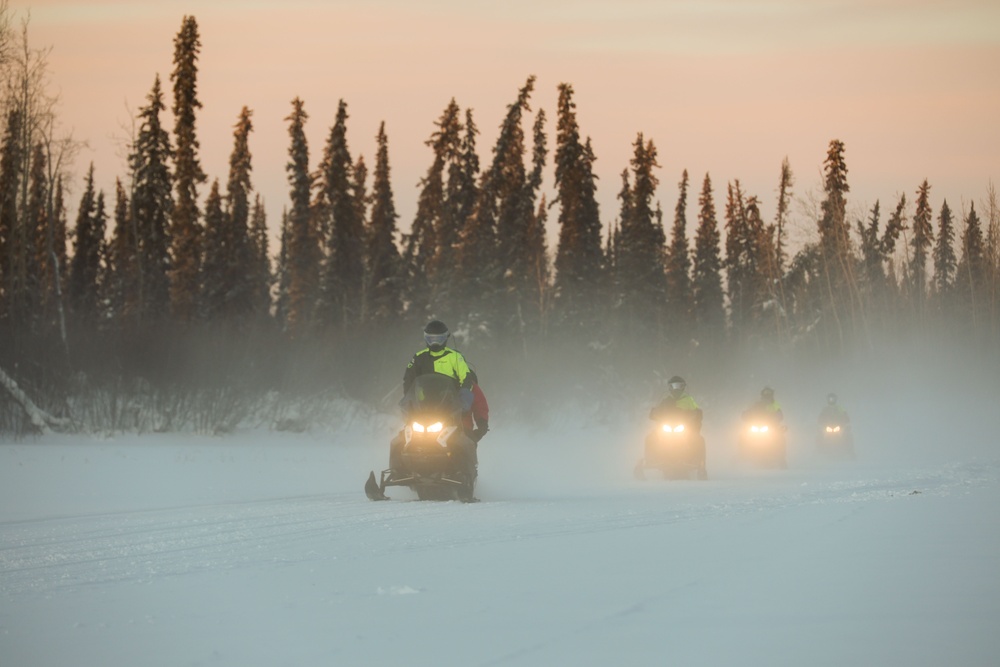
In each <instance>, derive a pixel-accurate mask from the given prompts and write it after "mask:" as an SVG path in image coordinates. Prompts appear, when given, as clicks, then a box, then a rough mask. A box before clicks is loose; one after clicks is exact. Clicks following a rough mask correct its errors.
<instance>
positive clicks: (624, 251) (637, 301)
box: [616, 132, 667, 332]
mask: <svg viewBox="0 0 1000 667" xmlns="http://www.w3.org/2000/svg"><path fill="white" fill-rule="evenodd" d="M633 149H634V151H633V157H632V159H631V167H632V187H631V190H630V191H629V192H628V194H627V195H626V196H624V197H623V198H622V210H621V216H622V217H621V242H620V246H619V247H618V251H617V254H618V258H617V267H616V268H617V272H618V280H619V283H620V295H621V296H620V298H621V301H622V314H623V316H624V324H625V327H626V330H627V331H636V330H640V331H641V330H645V331H646V332H659V331H660V327H661V324H662V318H663V314H664V307H665V305H666V296H667V294H666V289H667V286H666V274H665V272H664V253H665V242H666V235H665V234H664V231H663V223H662V219H661V216H660V214H659V213H658V208H654V207H653V201H654V197H655V194H656V188H657V186H658V185H659V179H658V178H657V177H656V174H655V173H654V169H656V168H658V167H659V166H660V164H659V162H657V159H656V158H657V152H656V146H655V145H654V143H653V140H652V139H650V140H649V141H648V142H647V141H645V139H644V138H643V135H642V133H641V132H640V133H639V134H638V136H637V137H636V140H635V142H634V144H633ZM623 180H625V179H624V178H623ZM623 194H624V193H623Z"/></svg>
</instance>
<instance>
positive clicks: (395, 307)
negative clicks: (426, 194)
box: [365, 122, 403, 327]
mask: <svg viewBox="0 0 1000 667" xmlns="http://www.w3.org/2000/svg"><path fill="white" fill-rule="evenodd" d="M376 142H377V145H378V149H377V153H376V156H375V176H374V181H373V183H372V207H371V221H370V223H369V225H368V231H367V233H366V234H365V239H366V242H367V249H366V252H365V256H366V257H367V271H366V272H365V275H366V277H367V281H368V285H367V287H366V289H365V294H366V296H367V305H366V309H365V310H366V314H367V320H368V322H369V323H371V324H372V325H374V326H375V327H384V326H389V325H393V324H396V323H398V322H399V320H400V318H401V316H402V302H401V296H402V292H403V284H402V282H403V281H402V278H403V274H402V272H401V269H402V265H401V263H400V256H399V248H398V247H397V246H396V234H397V227H396V221H397V220H398V219H399V215H398V214H397V213H396V204H395V200H394V199H393V194H392V182H391V179H390V173H391V171H390V167H389V138H388V137H387V136H386V132H385V123H384V122H383V123H381V124H380V125H379V128H378V135H377V137H376Z"/></svg>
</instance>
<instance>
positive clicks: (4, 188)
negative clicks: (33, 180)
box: [0, 109, 23, 319]
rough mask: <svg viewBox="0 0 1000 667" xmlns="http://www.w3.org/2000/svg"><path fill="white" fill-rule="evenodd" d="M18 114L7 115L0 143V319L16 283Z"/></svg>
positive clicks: (6, 311)
mask: <svg viewBox="0 0 1000 667" xmlns="http://www.w3.org/2000/svg"><path fill="white" fill-rule="evenodd" d="M20 125H21V114H20V113H19V112H18V110H17V109H11V110H10V111H9V112H7V125H6V128H5V131H4V135H3V143H2V144H0V318H2V319H10V317H11V313H10V307H11V298H12V296H13V292H14V289H15V285H16V281H15V274H14V266H15V254H16V250H17V248H16V243H15V231H16V230H17V227H18V206H17V204H18V192H19V190H20V177H21V171H20V165H21V154H22V152H23V149H22V146H21V142H20V139H21V129H20Z"/></svg>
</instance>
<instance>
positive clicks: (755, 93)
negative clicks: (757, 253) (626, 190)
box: [10, 0, 1000, 238]
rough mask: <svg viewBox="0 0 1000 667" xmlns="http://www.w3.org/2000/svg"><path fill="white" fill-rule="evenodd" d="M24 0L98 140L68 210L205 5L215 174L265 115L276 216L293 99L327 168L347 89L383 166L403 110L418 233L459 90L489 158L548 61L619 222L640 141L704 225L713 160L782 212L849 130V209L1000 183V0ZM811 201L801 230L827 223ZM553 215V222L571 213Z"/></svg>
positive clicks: (543, 92) (262, 151)
mask: <svg viewBox="0 0 1000 667" xmlns="http://www.w3.org/2000/svg"><path fill="white" fill-rule="evenodd" d="M10 7H11V9H12V10H14V12H15V13H16V14H17V15H18V16H23V15H24V14H25V12H26V10H28V9H29V8H30V13H31V18H30V24H29V35H30V38H31V40H32V43H33V45H34V46H35V47H45V46H51V47H52V51H51V53H50V55H49V63H50V69H51V83H52V89H53V91H55V92H58V94H59V96H60V105H59V114H60V119H61V123H62V129H63V131H66V132H68V131H72V133H73V136H74V137H75V138H76V139H78V140H86V141H87V142H88V144H89V147H88V148H87V149H85V150H84V151H82V153H81V154H80V156H79V158H78V159H77V163H76V164H75V169H74V171H75V174H74V175H75V177H76V178H77V182H76V183H75V184H74V194H73V195H72V196H71V199H70V210H71V216H75V209H76V202H77V201H78V197H79V191H80V183H82V178H83V175H84V174H85V172H86V168H87V165H88V164H89V163H90V161H91V160H92V161H93V162H94V164H95V167H96V175H97V179H98V183H99V185H100V187H102V188H103V189H105V191H106V193H107V194H108V195H111V194H112V193H113V191H114V179H115V178H116V177H118V176H124V175H125V173H126V170H125V167H124V163H123V160H122V158H121V156H120V152H121V150H120V148H119V146H118V144H120V143H121V141H122V140H123V139H124V138H125V137H126V136H127V131H126V129H125V128H127V127H128V126H129V124H130V118H131V115H132V114H134V112H135V111H136V110H137V109H138V108H139V107H140V106H142V105H144V104H145V103H146V100H145V96H146V95H147V93H148V92H149V90H150V88H151V87H152V84H153V79H154V77H155V76H156V74H157V73H159V75H160V77H161V79H162V81H163V84H164V86H165V89H166V91H167V93H168V106H169V105H170V104H172V97H171V88H170V81H169V76H170V72H171V70H172V69H173V39H174V36H175V35H176V34H177V32H178V30H179V28H180V24H181V20H182V18H183V16H184V15H185V14H190V13H192V12H193V13H194V16H195V17H196V19H197V21H198V26H199V31H200V35H201V41H202V50H201V56H200V60H199V78H198V85H199V91H198V93H199V98H200V100H201V102H202V104H203V108H202V109H201V111H200V113H199V115H198V118H197V131H198V137H199V140H200V142H201V152H200V157H201V160H202V165H203V167H204V169H205V171H206V172H207V173H208V174H209V177H210V179H212V178H219V179H220V181H221V182H222V183H223V184H224V182H225V179H226V176H227V173H228V160H229V155H230V153H231V151H232V143H233V136H232V133H233V125H234V124H235V122H236V120H237V117H238V114H239V112H240V109H241V108H242V107H243V106H244V105H246V106H248V107H250V108H251V109H252V110H253V112H254V117H253V121H254V124H255V129H254V133H253V134H252V136H251V138H250V141H251V144H250V148H251V151H252V153H253V167H254V173H253V182H254V185H255V187H256V189H257V190H258V191H259V192H260V193H261V194H262V195H263V196H264V198H265V201H266V205H267V209H268V215H269V220H270V222H271V225H272V228H274V227H276V226H277V224H278V221H279V219H280V215H281V211H282V209H283V208H284V207H285V206H286V205H287V202H288V185H287V180H286V172H285V164H286V163H287V161H288V126H287V122H286V121H285V120H284V119H285V118H286V117H287V116H288V114H289V111H290V109H291V100H292V99H293V98H294V97H296V96H299V97H301V98H302V99H303V100H304V102H305V109H306V112H307V113H308V114H309V116H310V119H309V123H308V126H307V136H308V139H309V142H310V160H311V165H315V164H316V162H317V161H318V159H319V156H320V155H321V153H322V150H323V146H324V144H325V141H326V138H327V136H328V134H329V130H330V126H331V125H332V123H333V120H334V114H335V111H336V108H337V103H338V101H339V100H340V99H341V98H343V99H344V100H345V101H346V102H347V105H348V113H349V115H350V118H349V120H348V143H349V147H350V150H351V152H352V155H353V156H354V157H355V158H357V157H358V155H363V156H364V158H365V161H366V162H367V164H368V165H369V168H372V167H373V166H374V153H375V135H376V132H377V131H378V126H379V123H381V122H382V121H385V122H386V130H387V133H388V136H389V150H390V164H391V167H392V170H393V187H394V193H395V198H396V207H397V209H398V211H399V212H400V215H401V217H400V221H399V222H400V227H401V228H403V229H407V228H408V227H409V224H410V221H411V219H412V216H413V214H414V211H415V209H416V199H417V194H418V189H417V183H418V180H419V179H420V178H421V176H423V174H424V173H425V171H426V169H427V167H428V166H429V164H430V152H429V149H428V148H427V147H426V146H425V144H424V142H425V141H426V140H427V139H428V137H429V136H430V134H431V132H432V131H433V130H434V125H433V124H434V122H435V121H436V120H437V118H438V117H439V116H440V114H441V112H442V111H443V109H444V108H445V106H446V105H447V104H448V102H449V100H450V99H451V98H452V97H454V98H455V99H456V101H457V102H458V104H459V105H460V106H461V107H462V108H463V109H464V108H467V107H471V108H472V109H473V110H474V114H475V120H476V122H477V124H478V126H479V128H480V130H481V132H482V134H481V136H480V138H479V149H480V156H481V159H482V161H483V163H484V164H488V162H489V161H490V160H491V159H492V154H491V151H492V146H493V142H494V140H495V138H496V135H497V129H498V127H499V124H500V122H501V120H502V118H503V116H504V114H505V112H506V107H507V105H508V104H510V103H511V102H512V101H513V100H514V99H515V96H516V94H517V91H518V89H519V88H520V87H521V86H522V85H523V84H524V82H525V80H526V79H527V77H528V76H529V75H532V74H534V75H537V77H538V80H537V82H536V92H535V95H534V96H533V99H532V108H533V109H534V110H535V111H537V110H538V109H539V108H544V109H545V112H546V114H547V116H548V118H549V122H548V126H547V133H548V136H549V149H550V168H549V170H548V172H547V174H546V182H545V184H544V187H545V189H546V192H549V193H551V188H552V180H553V176H552V169H551V151H552V150H553V148H554V140H555V134H556V131H555V112H556V108H555V104H556V98H557V86H558V85H559V84H560V83H562V82H567V83H570V84H572V85H573V87H574V89H575V91H576V96H575V99H576V102H577V111H578V121H579V123H580V126H581V131H582V133H583V134H584V135H585V136H589V137H591V139H592V140H593V145H594V150H595V153H596V155H597V158H598V163H597V166H596V167H597V173H598V175H599V176H600V179H601V180H600V183H599V193H598V195H599V199H600V204H601V216H602V221H603V222H604V223H605V225H607V224H609V223H610V222H611V221H612V220H613V219H614V218H615V216H616V215H617V211H618V205H617V202H616V200H615V195H616V194H617V192H618V190H619V187H620V174H621V171H622V170H623V169H624V168H626V167H627V165H628V161H629V158H630V157H631V153H632V143H633V141H634V140H635V137H636V134H637V133H638V132H642V133H643V134H644V136H645V137H646V138H647V139H652V140H653V141H654V142H655V144H656V146H657V148H658V150H659V156H660V157H659V161H660V164H661V165H662V169H661V170H660V171H659V177H660V181H661V185H660V188H659V191H658V199H659V200H660V202H661V204H662V206H663V209H664V210H665V212H666V213H667V220H668V222H669V220H670V219H671V218H672V215H673V209H674V205H675V202H676V197H677V183H678V181H679V180H680V177H681V172H682V171H683V170H684V169H687V170H688V172H689V174H690V176H691V180H692V189H693V192H692V193H691V194H690V196H689V207H688V220H689V233H693V224H692V223H691V221H693V220H694V219H695V216H696V214H697V203H696V202H697V193H698V191H699V190H700V188H701V182H702V179H703V178H704V175H705V173H706V172H709V173H710V174H711V176H712V180H713V183H714V185H715V191H716V205H717V207H718V208H719V210H720V212H721V209H722V206H723V203H724V197H725V188H726V184H727V183H728V182H730V181H732V180H733V179H739V180H740V181H741V183H742V184H743V187H744V190H745V191H746V192H747V193H748V194H755V195H757V196H758V197H759V198H760V199H761V201H762V205H763V206H762V208H763V214H764V216H765V217H766V218H770V217H772V216H773V214H774V208H775V206H774V200H775V196H776V192H775V191H776V187H777V181H778V176H779V170H780V167H781V162H782V159H784V158H785V157H786V156H787V157H788V159H789V161H790V163H791V167H792V170H793V171H794V173H795V176H796V185H795V191H794V193H795V194H796V195H797V196H799V197H801V198H802V199H804V200H808V199H809V198H810V197H812V198H813V199H816V198H818V196H819V193H820V192H821V187H822V173H821V170H822V164H823V160H824V158H825V156H826V150H827V146H828V144H829V142H830V140H831V139H841V140H842V141H844V142H845V144H846V159H847V165H848V169H849V175H848V178H849V183H850V185H851V197H850V201H849V206H850V210H851V213H852V214H854V215H855V216H864V215H866V214H867V211H868V210H869V209H870V208H871V206H872V205H873V204H874V202H875V200H876V199H880V200H881V201H882V207H883V211H884V215H886V214H887V212H886V209H888V208H890V207H891V206H893V205H894V204H895V201H896V199H897V198H898V195H899V194H900V193H906V195H907V198H908V200H910V201H911V202H912V200H913V198H914V193H915V191H916V189H917V187H918V186H919V185H920V183H921V182H922V181H923V179H925V178H926V179H928V180H929V182H930V184H931V195H932V205H933V206H934V209H935V211H938V210H939V209H940V206H941V202H942V200H943V199H947V200H948V204H949V206H950V207H951V208H952V210H953V211H959V210H962V209H963V208H967V207H968V204H969V202H970V201H975V202H976V203H977V208H978V204H979V202H980V201H981V200H982V199H983V198H984V196H985V194H986V192H987V188H988V186H989V184H990V183H991V182H992V183H994V184H995V183H996V182H997V179H998V177H1000V120H998V119H1000V3H997V2H995V0H941V1H939V0H924V1H921V0H899V1H897V0H876V1H873V2H863V1H861V0H815V1H807V0H746V1H740V0H700V1H695V0H678V1H671V0H667V1H662V0H661V1H656V0H611V1H601V2H597V1H593V0H589V1H588V0H531V1H526V0H506V1H504V2H474V1H471V2H470V1H469V0H465V1H464V2H456V1H453V0H429V1H422V2H410V1H406V0H364V1H361V0H340V1H328V0H327V1H320V0H314V1H311V0H284V1H279V2H271V1H264V0H258V1H247V2H236V1H227V0H200V1H199V2H197V3H187V2H175V1H174V0H155V1H146V0H137V1H128V2H124V1H119V2H114V1H107V2H84V1H72V2H69V1H67V2H59V1H51V0H41V1H36V2H32V3H25V2H21V1H19V0H11V1H10ZM165 120H166V122H167V124H168V125H169V126H170V127H172V122H173V121H172V119H170V118H167V119H165ZM532 120H533V118H531V119H529V122H528V123H526V125H525V128H526V131H528V132H529V133H530V122H531V121H532ZM208 188H209V185H208V184H206V185H205V186H203V187H202V197H204V195H206V194H207V192H208ZM550 196H551V195H550ZM797 213H798V217H799V222H798V224H799V225H800V227H801V229H800V230H799V232H798V235H799V237H800V238H803V237H805V236H807V235H808V234H811V233H812V224H811V221H810V220H809V219H808V217H807V216H806V214H805V213H804V212H802V211H800V210H799V209H797ZM883 220H884V217H883ZM550 226H551V228H552V229H551V230H550V231H551V232H553V233H554V231H555V226H556V223H555V220H554V217H553V218H552V219H551V220H550Z"/></svg>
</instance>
